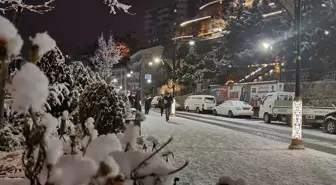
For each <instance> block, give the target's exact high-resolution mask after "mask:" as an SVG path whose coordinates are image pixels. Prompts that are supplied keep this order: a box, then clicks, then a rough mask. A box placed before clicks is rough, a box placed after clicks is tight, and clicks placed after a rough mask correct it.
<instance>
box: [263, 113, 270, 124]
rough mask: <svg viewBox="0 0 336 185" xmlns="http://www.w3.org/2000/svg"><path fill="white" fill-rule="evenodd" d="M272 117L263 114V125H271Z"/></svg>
mask: <svg viewBox="0 0 336 185" xmlns="http://www.w3.org/2000/svg"><path fill="white" fill-rule="evenodd" d="M271 120H272V117H271V115H269V114H268V113H265V114H264V121H265V123H271Z"/></svg>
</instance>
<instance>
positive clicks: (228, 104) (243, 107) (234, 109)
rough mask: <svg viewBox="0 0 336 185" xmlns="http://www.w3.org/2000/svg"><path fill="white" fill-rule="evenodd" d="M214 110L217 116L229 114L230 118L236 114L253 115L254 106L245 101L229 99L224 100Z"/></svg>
mask: <svg viewBox="0 0 336 185" xmlns="http://www.w3.org/2000/svg"><path fill="white" fill-rule="evenodd" d="M212 112H213V114H214V115H215V116H217V115H223V116H229V117H230V118H233V117H236V116H248V117H251V116H252V115H253V114H254V112H253V107H252V106H251V105H249V104H248V103H246V102H244V101H237V100H228V101H224V102H223V103H221V104H220V105H218V106H216V107H214V108H213V109H212Z"/></svg>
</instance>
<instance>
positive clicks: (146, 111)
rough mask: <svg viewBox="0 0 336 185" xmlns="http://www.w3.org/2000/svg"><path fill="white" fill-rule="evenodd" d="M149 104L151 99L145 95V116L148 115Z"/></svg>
mask: <svg viewBox="0 0 336 185" xmlns="http://www.w3.org/2000/svg"><path fill="white" fill-rule="evenodd" d="M151 103H152V97H150V96H149V95H147V96H146V100H145V114H146V115H148V114H149V109H150V108H151Z"/></svg>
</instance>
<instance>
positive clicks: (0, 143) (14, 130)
mask: <svg viewBox="0 0 336 185" xmlns="http://www.w3.org/2000/svg"><path fill="white" fill-rule="evenodd" d="M23 142H24V138H23V135H22V127H21V126H18V125H14V124H13V123H8V122H6V123H5V127H3V128H2V129H0V151H11V150H13V149H14V148H16V147H20V146H22V144H23Z"/></svg>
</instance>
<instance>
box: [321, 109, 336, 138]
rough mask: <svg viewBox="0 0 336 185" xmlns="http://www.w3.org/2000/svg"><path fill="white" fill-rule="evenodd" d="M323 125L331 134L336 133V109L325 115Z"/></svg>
mask: <svg viewBox="0 0 336 185" xmlns="http://www.w3.org/2000/svg"><path fill="white" fill-rule="evenodd" d="M334 107H335V106H334ZM335 109H336V107H335ZM323 127H324V129H325V130H326V131H328V132H329V133H330V134H336V110H335V111H334V112H331V113H328V114H326V115H325V116H324V119H323Z"/></svg>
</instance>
